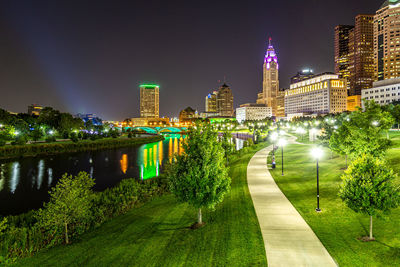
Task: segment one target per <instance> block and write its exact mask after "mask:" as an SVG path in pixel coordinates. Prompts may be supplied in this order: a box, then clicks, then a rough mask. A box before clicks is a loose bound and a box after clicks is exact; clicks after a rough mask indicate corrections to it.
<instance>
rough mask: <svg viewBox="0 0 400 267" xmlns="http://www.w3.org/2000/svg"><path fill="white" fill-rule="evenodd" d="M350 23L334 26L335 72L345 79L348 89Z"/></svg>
mask: <svg viewBox="0 0 400 267" xmlns="http://www.w3.org/2000/svg"><path fill="white" fill-rule="evenodd" d="M353 28H354V26H352V25H338V26H336V27H335V73H336V74H338V75H339V77H340V78H344V79H347V89H350V79H349V77H350V61H351V60H350V44H349V41H350V33H351V31H352V30H353Z"/></svg>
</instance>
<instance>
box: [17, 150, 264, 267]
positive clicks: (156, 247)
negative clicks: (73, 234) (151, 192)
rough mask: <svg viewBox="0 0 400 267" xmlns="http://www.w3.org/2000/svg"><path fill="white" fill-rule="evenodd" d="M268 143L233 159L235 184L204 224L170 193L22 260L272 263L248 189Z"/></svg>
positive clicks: (25, 263)
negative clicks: (256, 158) (255, 161)
mask: <svg viewBox="0 0 400 267" xmlns="http://www.w3.org/2000/svg"><path fill="white" fill-rule="evenodd" d="M265 145H266V144H265V143H261V144H258V145H254V146H252V147H248V148H245V149H244V150H243V151H241V152H240V154H235V155H232V156H231V157H230V159H229V162H230V164H229V166H230V169H229V174H230V177H231V178H232V183H231V190H230V192H229V193H228V194H227V195H226V196H225V199H224V201H223V202H222V203H221V204H219V205H218V206H216V209H215V211H210V210H207V209H206V210H203V221H204V222H205V223H206V224H205V226H204V227H202V228H199V229H196V230H191V229H190V228H189V227H190V225H191V224H192V223H193V222H194V221H195V219H196V209H195V208H194V207H191V206H189V205H188V204H185V203H178V202H177V201H176V199H175V198H174V197H173V196H172V195H171V194H167V195H164V196H161V197H157V198H155V199H153V200H152V201H151V202H148V203H146V204H144V205H143V206H141V207H139V208H137V209H133V210H131V211H129V212H127V213H126V214H125V215H121V216H118V217H116V218H114V219H112V220H110V221H108V222H106V223H104V224H103V225H101V226H100V227H99V228H97V229H95V230H93V231H91V232H88V233H86V234H84V235H82V236H80V238H79V239H77V240H73V242H72V244H70V245H68V246H65V245H60V246H57V247H54V248H51V249H47V250H42V251H41V252H39V253H37V254H36V255H35V256H33V257H30V258H24V259H20V260H19V261H18V262H17V263H16V265H18V266H53V265H58V266H71V265H72V266H81V265H85V266H94V265H114V266H123V265H136V266H153V265H157V266H182V265H185V266H226V265H231V266H266V265H267V260H266V257H265V248H264V243H263V240H262V236H261V232H260V228H259V224H258V220H257V216H256V214H255V211H254V207H253V203H252V200H251V197H250V194H249V191H248V187H247V180H246V172H247V165H248V162H249V160H250V158H251V157H252V156H253V155H254V153H255V152H256V151H258V150H260V149H261V148H263V147H265Z"/></svg>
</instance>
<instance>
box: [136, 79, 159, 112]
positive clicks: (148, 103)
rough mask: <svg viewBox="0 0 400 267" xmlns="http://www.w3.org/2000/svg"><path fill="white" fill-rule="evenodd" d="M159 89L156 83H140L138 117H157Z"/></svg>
mask: <svg viewBox="0 0 400 267" xmlns="http://www.w3.org/2000/svg"><path fill="white" fill-rule="evenodd" d="M159 89H160V87H159V86H158V85H156V84H142V85H140V117H141V118H159V115H160V113H159V112H160V111H159V110H160V106H159Z"/></svg>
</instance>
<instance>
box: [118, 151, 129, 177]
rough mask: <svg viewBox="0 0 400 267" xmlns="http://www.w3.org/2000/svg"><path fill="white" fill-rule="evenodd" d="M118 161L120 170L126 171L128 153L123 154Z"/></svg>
mask: <svg viewBox="0 0 400 267" xmlns="http://www.w3.org/2000/svg"><path fill="white" fill-rule="evenodd" d="M119 162H120V164H121V171H122V172H123V173H126V171H127V170H128V154H123V155H122V157H121V160H120V161H119Z"/></svg>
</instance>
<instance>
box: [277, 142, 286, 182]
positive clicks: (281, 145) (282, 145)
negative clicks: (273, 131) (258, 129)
mask: <svg viewBox="0 0 400 267" xmlns="http://www.w3.org/2000/svg"><path fill="white" fill-rule="evenodd" d="M285 145H286V140H285V139H283V138H281V139H279V141H278V146H280V147H281V151H282V176H283V147H284V146H285Z"/></svg>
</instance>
